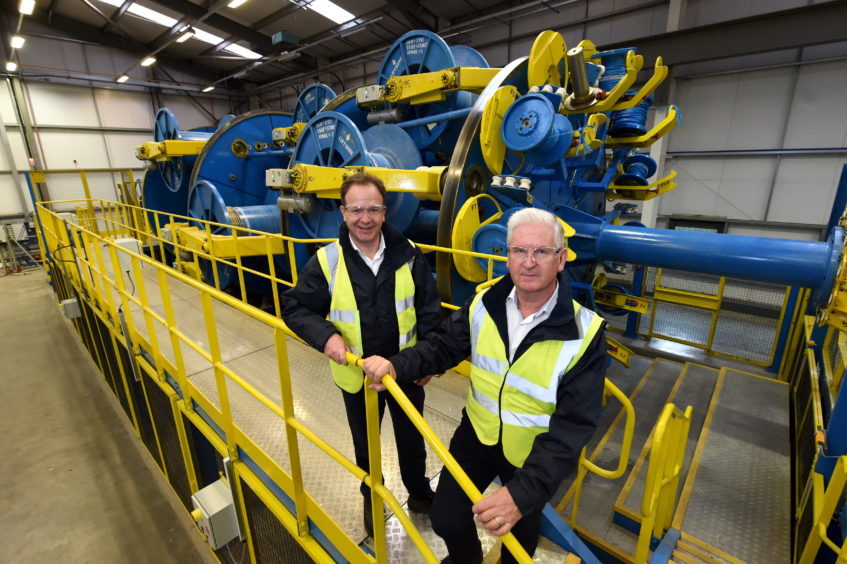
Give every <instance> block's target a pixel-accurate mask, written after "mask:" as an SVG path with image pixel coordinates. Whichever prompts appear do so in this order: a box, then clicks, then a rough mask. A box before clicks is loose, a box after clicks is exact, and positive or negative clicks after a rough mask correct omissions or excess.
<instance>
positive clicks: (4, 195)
mask: <svg viewBox="0 0 847 564" xmlns="http://www.w3.org/2000/svg"><path fill="white" fill-rule="evenodd" d="M18 191H19V192H20V193H21V194H23V196H24V198H25V200H26V202H27V209H25V210H23V209H21V198H20V196H18V194H17V192H18ZM32 209H33V208H32V202H31V201H30V197H29V191H28V189H27V186H26V180H24V179H23V176H22V175H18V174H15V175H12V174H0V215H12V214H18V213H26V212H28V211H32ZM4 240H5V239H4Z"/></svg>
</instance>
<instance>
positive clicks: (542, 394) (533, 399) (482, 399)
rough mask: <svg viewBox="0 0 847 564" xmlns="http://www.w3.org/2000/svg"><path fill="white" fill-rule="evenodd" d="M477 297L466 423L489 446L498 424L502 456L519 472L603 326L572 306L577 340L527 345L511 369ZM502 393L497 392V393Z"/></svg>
mask: <svg viewBox="0 0 847 564" xmlns="http://www.w3.org/2000/svg"><path fill="white" fill-rule="evenodd" d="M484 293H485V292H482V293H480V294H478V295H477V296H476V297H475V298H474V301H473V302H472V303H471V308H470V318H471V319H470V324H471V386H470V390H469V392H468V406H467V412H468V417H469V418H470V420H471V423H472V424H473V427H474V430H475V431H476V434H477V437H478V438H479V440H480V441H481V442H482V443H483V444H486V445H494V444H496V443H497V440H498V438H499V432H500V426H501V424H502V428H503V434H502V441H503V452H504V454H505V456H506V459H507V460H508V461H509V462H510V463H511V464H513V465H515V466H517V467H520V466H523V463H524V462H525V461H526V457H527V456H529V452H530V450H532V444H533V441H534V440H535V437H536V436H538V435H539V434H541V433H544V432H546V431H547V430H548V429H549V428H550V416H551V415H552V414H553V413H554V412H555V410H556V394H557V390H558V387H559V383H560V382H561V380H562V377H563V376H564V375H565V374H566V373H567V371H568V370H570V369H571V368H573V366H574V365H576V363H577V362H579V359H580V358H582V356H583V354H584V353H585V350H586V349H587V348H588V345H589V344H590V343H591V341H592V340H593V339H594V337H595V336H596V334H597V332H598V331H599V330H600V328H601V327H602V325H603V319H602V318H601V317H600V316H599V315H597V314H596V313H594V312H593V311H591V310H589V309H587V308H583V307H581V306H580V305H579V304H578V303H576V302H573V304H574V306H573V307H574V319H575V321H576V324H577V328H578V330H579V335H580V338H578V339H574V340H571V341H556V340H549V341H540V342H537V343H533V344H532V345H531V346H530V347H529V348H528V349H527V350H526V351H525V352H524V353H523V354H522V355H521V356H520V358H518V359H517V360H516V361H515V362H514V363H513V364H511V365H510V364H509V361H508V356H507V351H506V345H505V343H503V340H502V339H501V338H500V333H499V331H498V330H497V326H496V325H495V323H494V321H493V320H492V319H491V316H490V315H489V314H488V311H487V310H486V309H485V305H484V304H483V303H482V295H483V294H484ZM501 390H502V391H501Z"/></svg>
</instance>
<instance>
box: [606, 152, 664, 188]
mask: <svg viewBox="0 0 847 564" xmlns="http://www.w3.org/2000/svg"><path fill="white" fill-rule="evenodd" d="M622 166H623V169H624V174H621V175H620V176H618V177H617V178H616V179H615V184H617V185H618V186H647V185H648V184H649V183H650V181H649V180H647V179H648V178H650V177H651V176H653V175H654V174H656V169H657V168H658V165H657V164H656V161H655V160H653V158H652V157H651V156H649V155H642V154H640V153H639V154H635V155H632V156H631V157H629V158H628V159H626V160H625V161H624V162H623V165H622Z"/></svg>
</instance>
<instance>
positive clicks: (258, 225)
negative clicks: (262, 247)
mask: <svg viewBox="0 0 847 564" xmlns="http://www.w3.org/2000/svg"><path fill="white" fill-rule="evenodd" d="M226 211H227V215H229V220H230V223H231V224H232V225H233V227H244V228H246V229H252V230H254V231H262V232H263V233H279V232H280V216H279V214H280V211H279V208H278V207H277V206H242V207H232V206H230V207H228V208H227V209H226Z"/></svg>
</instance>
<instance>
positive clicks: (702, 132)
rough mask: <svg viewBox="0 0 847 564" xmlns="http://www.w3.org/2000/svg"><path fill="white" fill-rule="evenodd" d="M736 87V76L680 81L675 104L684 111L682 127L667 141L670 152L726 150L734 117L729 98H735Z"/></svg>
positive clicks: (673, 132)
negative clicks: (728, 102)
mask: <svg viewBox="0 0 847 564" xmlns="http://www.w3.org/2000/svg"><path fill="white" fill-rule="evenodd" d="M735 85H736V79H735V78H734V77H732V76H719V77H711V78H704V79H700V80H696V81H694V80H691V81H678V82H677V88H676V92H675V93H674V96H673V99H672V100H671V102H673V103H674V104H676V105H677V106H678V107H679V109H680V111H681V112H682V125H681V126H677V128H676V129H674V130H673V131H671V133H670V134H669V135H668V137H667V138H666V139H667V150H668V152H673V151H705V150H710V149H723V148H725V147H726V144H727V141H728V138H729V130H730V127H731V124H732V118H733V116H732V113H731V112H730V111H727V108H731V106H730V105H728V104H727V96H728V95H729V96H730V99H731V97H732V96H734V90H735ZM728 91H729V94H728Z"/></svg>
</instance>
